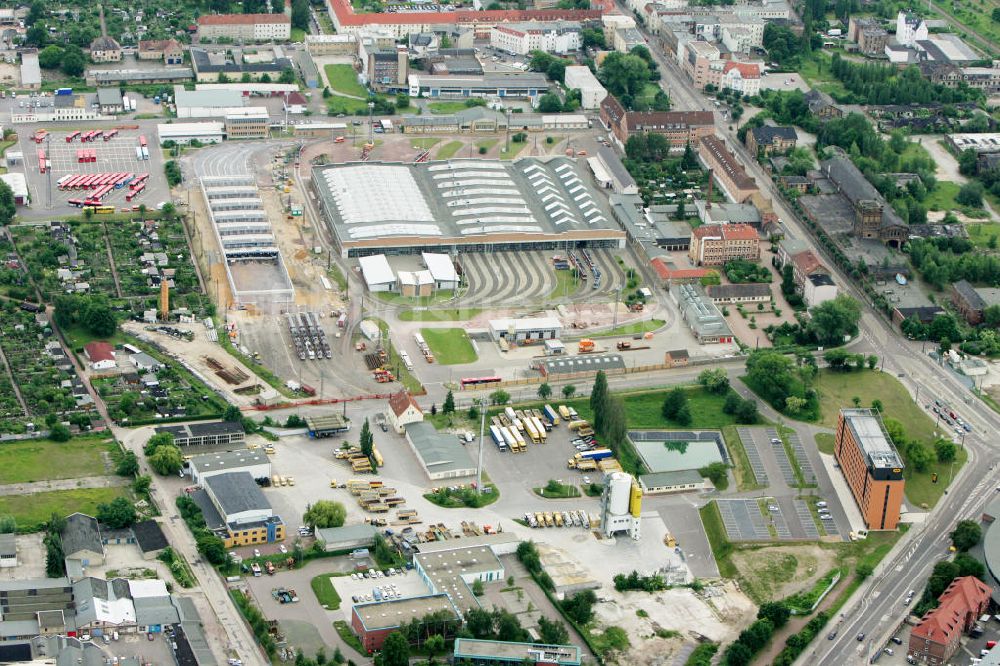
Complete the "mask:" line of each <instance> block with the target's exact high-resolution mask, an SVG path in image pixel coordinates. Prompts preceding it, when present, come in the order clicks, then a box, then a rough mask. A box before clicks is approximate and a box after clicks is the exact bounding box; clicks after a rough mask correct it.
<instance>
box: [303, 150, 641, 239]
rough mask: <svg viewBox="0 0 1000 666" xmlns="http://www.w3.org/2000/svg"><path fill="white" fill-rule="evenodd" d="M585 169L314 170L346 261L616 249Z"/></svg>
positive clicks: (358, 166)
mask: <svg viewBox="0 0 1000 666" xmlns="http://www.w3.org/2000/svg"><path fill="white" fill-rule="evenodd" d="M591 180H592V179H591V176H590V174H589V173H588V171H587V169H586V164H585V163H578V162H577V161H576V160H572V159H568V158H565V157H556V158H552V159H549V160H545V161H543V160H540V159H536V158H523V159H519V160H516V161H514V162H501V161H499V160H480V159H454V160H448V161H444V162H425V163H421V164H403V163H389V162H382V163H372V162H365V163H360V162H352V163H347V164H333V165H329V166H324V167H318V168H316V169H314V170H313V179H312V183H313V187H314V188H315V190H316V194H317V198H318V199H319V201H320V207H321V208H322V210H323V214H324V216H325V217H326V221H327V224H328V225H329V226H330V228H331V229H332V230H333V233H334V238H335V239H336V243H337V246H338V248H339V250H340V254H341V256H342V257H344V258H348V257H362V256H367V255H371V254H419V253H422V252H436V253H448V254H455V253H458V252H486V251H517V250H522V251H523V250H555V249H567V248H584V247H586V248H601V247H611V248H624V247H625V232H624V231H622V230H621V228H620V227H619V226H618V225H617V224H616V223H615V222H614V220H613V219H612V217H611V215H610V213H609V212H608V210H607V206H606V203H605V202H604V201H603V200H602V197H600V196H597V195H596V192H595V190H594V189H593V187H592V186H591V184H590V183H591Z"/></svg>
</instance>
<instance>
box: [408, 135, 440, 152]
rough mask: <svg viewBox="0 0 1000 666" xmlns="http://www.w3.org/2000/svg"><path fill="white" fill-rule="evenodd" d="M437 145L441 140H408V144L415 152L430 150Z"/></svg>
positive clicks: (429, 138) (428, 138)
mask: <svg viewBox="0 0 1000 666" xmlns="http://www.w3.org/2000/svg"><path fill="white" fill-rule="evenodd" d="M439 143H441V139H434V138H431V137H427V138H424V139H410V144H411V145H412V146H413V147H414V148H416V149H417V150H430V149H431V148H433V147H434V146H436V145H438V144H439Z"/></svg>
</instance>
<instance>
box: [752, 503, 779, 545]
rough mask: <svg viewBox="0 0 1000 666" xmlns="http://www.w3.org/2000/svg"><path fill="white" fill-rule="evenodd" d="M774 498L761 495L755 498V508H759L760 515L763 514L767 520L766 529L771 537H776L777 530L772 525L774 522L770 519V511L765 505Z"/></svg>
mask: <svg viewBox="0 0 1000 666" xmlns="http://www.w3.org/2000/svg"><path fill="white" fill-rule="evenodd" d="M773 501H774V499H772V498H770V497H761V498H759V499H758V500H757V508H758V509H760V515H762V516H764V519H765V520H766V522H767V531H768V532H769V533H770V534H771V538H772V539H777V538H778V530H777V529H776V528H775V527H774V523H773V522H772V521H771V512H770V511H768V510H767V506H768V505H769V504H770V503H771V502H773Z"/></svg>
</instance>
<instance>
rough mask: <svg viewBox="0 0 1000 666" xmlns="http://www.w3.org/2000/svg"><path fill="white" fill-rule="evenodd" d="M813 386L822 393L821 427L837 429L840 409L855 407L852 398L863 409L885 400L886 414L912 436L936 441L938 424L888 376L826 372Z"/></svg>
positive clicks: (881, 373)
mask: <svg viewBox="0 0 1000 666" xmlns="http://www.w3.org/2000/svg"><path fill="white" fill-rule="evenodd" d="M813 386H814V388H815V389H816V390H817V391H819V394H820V408H821V410H822V415H821V418H820V421H819V424H820V425H824V426H826V427H828V428H836V427H837V417H838V416H839V414H840V410H841V409H843V408H845V407H852V406H853V402H852V398H854V397H855V396H857V397H859V398H861V404H862V405H863V406H868V405H871V404H872V401H873V400H881V401H882V415H883V416H884V417H886V418H891V419H895V420H897V421H899V422H900V423H902V424H904V426H905V427H906V433H907V434H908V435H909V436H910V437H913V438H914V439H919V440H921V441H923V442H925V443H929V442H931V441H933V440H934V421H932V420H931V419H930V417H928V416H927V414H925V413H924V412H923V410H921V409H920V406H919V405H917V404H916V403H915V402H913V399H912V398H910V394H909V393H907V391H906V389H905V388H904V387H903V385H902V384H900V383H899V381H898V380H897V379H896V378H895V377H893V376H892V375H890V374H888V373H885V372H878V371H876V370H861V371H853V372H830V371H827V370H823V371H821V372H820V373H819V374H818V375H817V376H816V381H815V382H814V384H813Z"/></svg>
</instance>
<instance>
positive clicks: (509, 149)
mask: <svg viewBox="0 0 1000 666" xmlns="http://www.w3.org/2000/svg"><path fill="white" fill-rule="evenodd" d="M527 145H528V142H527V141H514V140H511V142H510V143H509V144H507V145H506V146H504V147H501V148H500V159H502V160H512V159H514V158H515V157H517V156H518V155H519V154H520V153H521V151H522V150H524V148H525V147H526V146H527Z"/></svg>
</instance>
